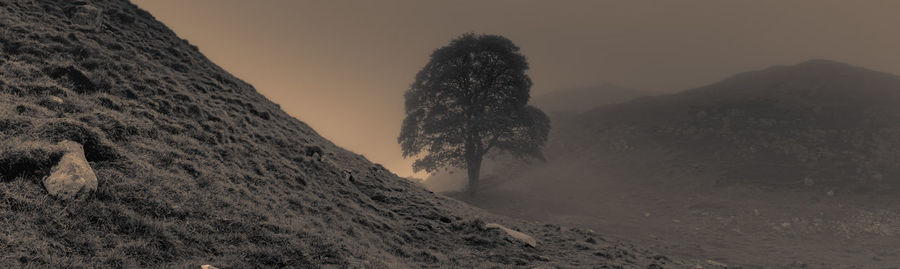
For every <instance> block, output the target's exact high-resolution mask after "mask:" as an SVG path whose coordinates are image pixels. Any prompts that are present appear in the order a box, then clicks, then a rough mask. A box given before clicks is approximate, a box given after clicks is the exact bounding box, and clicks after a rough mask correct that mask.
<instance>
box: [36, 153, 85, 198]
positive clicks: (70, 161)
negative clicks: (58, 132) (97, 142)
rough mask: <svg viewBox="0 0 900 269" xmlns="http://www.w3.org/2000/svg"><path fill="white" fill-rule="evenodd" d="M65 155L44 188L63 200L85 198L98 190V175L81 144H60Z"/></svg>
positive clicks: (52, 171)
mask: <svg viewBox="0 0 900 269" xmlns="http://www.w3.org/2000/svg"><path fill="white" fill-rule="evenodd" d="M59 146H60V147H62V148H64V149H65V152H66V153H65V154H64V155H63V156H62V158H61V159H60V160H59V163H58V164H56V166H54V167H53V169H52V170H51V171H50V176H49V177H47V178H45V179H44V188H45V189H47V192H48V193H49V194H50V195H53V196H55V197H56V198H59V199H62V200H71V199H73V198H78V197H84V196H85V195H87V194H88V193H90V192H92V191H95V190H97V175H95V174H94V170H93V169H91V166H90V165H89V164H88V161H87V159H85V157H84V148H82V146H81V144H78V143H76V142H72V141H68V140H66V141H62V142H59Z"/></svg>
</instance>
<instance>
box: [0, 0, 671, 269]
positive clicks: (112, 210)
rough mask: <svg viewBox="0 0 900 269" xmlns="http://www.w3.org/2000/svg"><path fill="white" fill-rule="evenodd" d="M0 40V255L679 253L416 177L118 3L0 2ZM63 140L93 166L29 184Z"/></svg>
mask: <svg viewBox="0 0 900 269" xmlns="http://www.w3.org/2000/svg"><path fill="white" fill-rule="evenodd" d="M0 52H2V53H0V178H2V181H0V226H2V227H3V229H2V232H0V266H2V267H54V268H56V267H122V268H134V267H168V268H172V267H185V268H196V267H198V266H199V265H203V264H212V265H214V266H216V267H219V268H251V267H295V268H318V267H336V268H404V267H409V268H452V267H463V268H475V267H479V268H491V267H496V268H507V267H545V268H553V267H560V268H682V267H685V264H686V262H685V261H683V260H681V259H678V258H674V257H669V256H665V255H660V254H656V253H653V252H650V251H646V250H643V249H641V248H639V247H635V246H632V245H629V244H626V243H621V242H618V241H613V240H609V239H607V237H606V236H604V235H602V234H598V233H596V232H591V231H589V230H585V229H579V228H572V227H562V226H558V225H548V224H542V223H535V222H527V221H520V220H516V219H511V218H506V217H499V216H497V215H492V214H488V213H486V212H484V211H481V210H478V209H474V208H472V207H469V206H467V205H465V204H463V203H461V202H458V201H457V200H453V199H450V198H446V197H444V196H440V195H435V194H433V193H430V192H428V191H426V190H424V189H423V188H421V187H419V186H417V185H415V184H413V183H411V182H409V181H407V180H405V179H402V178H399V177H397V176H396V175H394V174H392V173H391V172H390V171H387V170H385V169H384V168H383V167H382V166H380V165H377V164H373V163H371V162H369V161H368V160H366V159H365V158H363V157H362V156H360V155H357V154H355V153H352V152H349V151H346V150H344V149H342V148H340V147H338V146H336V145H334V144H332V143H331V142H329V141H327V140H326V139H324V138H322V137H320V136H319V135H317V134H316V132H315V131H314V130H313V129H311V128H310V127H309V126H307V125H306V124H304V123H303V122H300V121H299V120H297V119H295V118H293V117H290V116H289V115H287V114H286V113H284V112H283V111H282V110H281V109H280V107H279V105H278V104H275V103H273V102H271V101H269V100H267V99H266V98H265V97H264V96H262V95H260V94H259V93H258V92H257V91H256V90H255V89H254V88H253V87H252V86H251V85H249V84H247V83H245V82H243V81H241V80H239V79H237V78H235V77H233V76H231V75H230V74H228V73H227V72H225V71H224V70H222V69H221V68H219V67H218V66H216V65H215V64H213V63H211V62H210V61H209V60H208V59H206V58H205V57H204V56H203V55H202V54H201V53H200V52H199V50H198V49H197V48H196V47H194V46H193V45H191V44H190V43H188V42H187V41H186V40H183V39H181V38H179V37H177V36H176V35H175V34H174V33H173V32H172V31H170V30H169V29H168V28H166V26H165V25H163V24H162V23H160V22H158V21H156V20H155V19H154V18H153V17H152V16H151V15H150V14H148V13H147V12H145V11H142V10H140V9H138V8H137V7H136V6H134V5H133V4H131V3H129V2H127V1H123V0H93V1H84V0H81V1H69V0H10V1H2V2H0ZM66 140H69V141H72V142H74V143H77V144H78V145H80V146H81V147H82V149H83V160H84V161H86V162H87V163H88V164H89V166H90V167H91V168H92V170H93V171H92V172H94V174H95V175H96V178H97V181H98V182H97V187H96V189H95V190H94V189H93V188H92V187H87V188H78V191H77V192H76V196H75V197H73V198H71V199H65V198H66V197H60V196H53V195H51V194H49V193H48V192H47V189H46V188H45V184H46V183H45V179H46V178H52V174H53V173H54V172H55V171H58V170H59V169H54V167H56V166H57V165H58V163H59V162H60V160H61V159H64V158H65V157H64V156H66V154H67V153H68V152H71V151H66V150H65V149H64V146H61V144H58V143H59V142H62V141H66ZM64 144H65V143H64ZM76 170H77V169H76ZM87 177H88V176H85V175H82V176H75V177H73V178H76V179H77V178H87ZM489 223H498V224H500V225H502V226H504V227H506V228H509V229H511V230H514V231H519V232H522V233H524V234H526V235H528V236H531V237H532V238H533V239H534V240H535V241H536V246H534V247H532V246H531V245H529V244H528V243H527V241H528V240H526V241H522V240H521V239H519V238H517V237H516V236H513V235H515V234H513V235H510V234H509V233H506V232H504V230H503V229H498V228H489V225H487V224H489ZM490 226H493V225H490ZM520 237H521V236H520Z"/></svg>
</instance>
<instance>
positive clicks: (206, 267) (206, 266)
mask: <svg viewBox="0 0 900 269" xmlns="http://www.w3.org/2000/svg"><path fill="white" fill-rule="evenodd" d="M200 269H219V267H215V266H212V265H209V264H204V265H201V266H200Z"/></svg>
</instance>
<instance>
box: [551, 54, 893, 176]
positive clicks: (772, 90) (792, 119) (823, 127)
mask: <svg viewBox="0 0 900 269" xmlns="http://www.w3.org/2000/svg"><path fill="white" fill-rule="evenodd" d="M898 119H900V77H898V76H896V75H892V74H886V73H881V72H876V71H872V70H868V69H865V68H860V67H855V66H851V65H848V64H844V63H838V62H833V61H827V60H813V61H808V62H804V63H801V64H797V65H793V66H777V67H772V68H768V69H765V70H760V71H754V72H747V73H742V74H738V75H735V76H733V77H731V78H728V79H726V80H724V81H722V82H719V83H715V84H712V85H708V86H705V87H701V88H697V89H693V90H689V91H685V92H682V93H678V94H672V95H666V96H658V97H647V98H641V99H638V100H635V101H632V102H627V103H623V104H617V105H611V106H605V107H601V108H597V109H594V110H592V111H589V112H586V113H583V114H581V115H578V116H576V119H575V120H573V122H572V123H570V124H568V125H567V126H561V129H560V130H558V131H557V134H561V135H558V136H556V137H555V138H554V139H555V141H556V142H554V143H553V147H555V148H554V149H552V150H553V151H554V153H555V154H557V155H556V156H567V157H571V156H579V158H584V157H586V156H588V157H589V158H590V156H598V157H597V158H620V159H628V158H630V157H629V156H631V157H634V156H638V155H640V156H644V155H645V154H646V153H648V152H651V151H653V152H659V153H660V154H647V155H648V156H654V157H649V158H646V157H641V160H640V161H639V162H646V163H647V164H668V165H671V167H669V168H675V167H677V168H679V169H686V170H685V171H687V170H690V171H689V172H690V173H713V174H715V176H716V177H718V182H719V183H726V184H730V183H759V184H769V185H779V186H799V185H804V184H805V185H810V184H820V183H824V184H825V185H832V186H847V187H850V186H852V187H860V186H875V185H879V186H880V185H893V184H895V183H900V182H895V181H894V180H893V179H895V178H897V176H898V175H900V174H898V172H900V170H898V168H900V166H898V165H897V163H898V161H900V160H898V156H900V155H898V153H900V151H898V150H900V131H898V130H900V129H898V127H900V121H898ZM601 156H602V157H601ZM594 159H596V158H594ZM635 164H636V163H635ZM640 169H646V168H640ZM666 173H671V171H669V172H666Z"/></svg>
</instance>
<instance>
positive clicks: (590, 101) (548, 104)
mask: <svg viewBox="0 0 900 269" xmlns="http://www.w3.org/2000/svg"><path fill="white" fill-rule="evenodd" d="M645 95H646V93H644V92H642V91H639V90H636V89H632V88H627V87H621V86H618V85H614V84H608V83H607V84H603V85H600V86H594V87H583V88H572V89H559V90H555V91H552V92H549V93H545V94H542V95H538V96H534V97H532V99H531V103H532V104H534V105H535V106H537V107H538V108H540V109H541V110H543V111H544V112H546V113H549V114H551V115H553V114H555V113H560V112H563V113H570V114H572V113H581V112H585V111H588V110H590V109H592V108H595V107H599V106H602V105H608V104H615V103H621V102H625V101H629V100H631V99H634V98H637V97H641V96H645Z"/></svg>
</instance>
